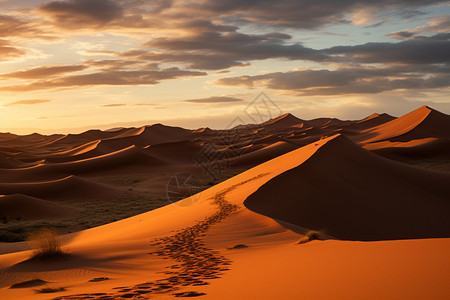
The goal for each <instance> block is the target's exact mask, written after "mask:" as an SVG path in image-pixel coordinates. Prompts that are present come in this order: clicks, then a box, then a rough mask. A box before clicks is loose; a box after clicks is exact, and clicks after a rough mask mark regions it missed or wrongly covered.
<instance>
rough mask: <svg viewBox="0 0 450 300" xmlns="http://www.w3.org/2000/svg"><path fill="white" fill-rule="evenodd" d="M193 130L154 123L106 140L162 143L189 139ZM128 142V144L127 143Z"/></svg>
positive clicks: (123, 143) (132, 143) (130, 143)
mask: <svg viewBox="0 0 450 300" xmlns="http://www.w3.org/2000/svg"><path fill="white" fill-rule="evenodd" d="M191 136H192V131H191V130H187V129H184V128H181V127H171V126H165V125H162V124H154V125H150V126H144V127H142V128H139V129H138V130H137V131H136V132H134V131H133V132H132V133H126V134H124V135H122V136H116V137H113V138H109V139H104V140H105V141H108V140H113V141H116V142H119V141H121V142H122V145H136V146H141V147H144V146H148V145H155V144H161V143H169V142H179V141H183V140H187V139H189V137H191ZM127 143H128V144H127Z"/></svg>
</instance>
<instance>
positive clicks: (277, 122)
mask: <svg viewBox="0 0 450 300" xmlns="http://www.w3.org/2000/svg"><path fill="white" fill-rule="evenodd" d="M302 123H304V121H303V120H301V119H299V118H297V117H295V116H293V115H292V114H290V113H287V114H284V115H281V116H279V117H277V118H274V119H271V120H269V121H267V122H264V123H263V124H262V125H263V126H264V128H265V129H266V130H276V129H280V128H286V127H291V126H295V125H300V124H302Z"/></svg>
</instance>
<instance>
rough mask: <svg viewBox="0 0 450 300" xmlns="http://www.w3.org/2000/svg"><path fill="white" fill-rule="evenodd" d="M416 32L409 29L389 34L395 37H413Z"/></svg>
mask: <svg viewBox="0 0 450 300" xmlns="http://www.w3.org/2000/svg"><path fill="white" fill-rule="evenodd" d="M414 34H415V33H414V32H412V31H409V30H402V31H396V32H393V33H390V34H388V35H387V36H389V37H393V38H396V39H408V38H410V37H412V36H413V35H414Z"/></svg>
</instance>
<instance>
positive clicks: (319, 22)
mask: <svg viewBox="0 0 450 300" xmlns="http://www.w3.org/2000/svg"><path fill="white" fill-rule="evenodd" d="M445 2H446V1H445V0H430V1H424V0H399V1H392V0H375V1H372V0H365V1H359V0H342V1H335V0H322V1H298V0H279V1H272V0H244V1H242V0H228V1H223V0H199V1H194V2H182V1H177V3H178V4H179V5H178V10H179V11H181V10H182V9H184V10H185V11H186V14H191V15H194V13H195V15H196V16H198V17H199V18H200V17H203V18H205V19H208V17H209V18H211V17H214V16H216V17H218V18H220V17H222V18H228V19H232V20H235V21H236V22H241V23H252V24H264V25H271V26H279V27H280V26H281V27H293V28H305V29H314V28H318V27H322V26H324V25H329V24H339V23H341V24H342V23H348V22H349V20H348V15H350V16H351V15H353V14H355V16H354V21H355V22H356V24H359V25H367V24H368V22H370V21H371V20H370V19H371V16H370V14H369V13H368V12H371V14H372V15H373V14H374V11H383V10H387V9H409V10H411V9H413V8H418V7H424V6H429V5H433V4H440V3H445ZM183 4H184V5H183ZM176 7H177V6H175V8H176Z"/></svg>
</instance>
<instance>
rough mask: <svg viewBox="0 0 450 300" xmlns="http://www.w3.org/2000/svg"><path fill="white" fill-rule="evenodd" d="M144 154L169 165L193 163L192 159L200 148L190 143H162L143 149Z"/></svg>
mask: <svg viewBox="0 0 450 300" xmlns="http://www.w3.org/2000/svg"><path fill="white" fill-rule="evenodd" d="M144 150H145V153H148V154H149V155H151V156H152V157H156V158H158V159H160V160H161V161H166V162H170V163H174V162H176V163H184V164H192V163H194V158H195V156H196V155H198V154H199V152H200V151H201V150H202V147H201V146H200V145H199V144H197V143H194V142H191V141H182V142H173V143H163V144H156V145H151V146H148V147H145V148H144Z"/></svg>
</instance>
